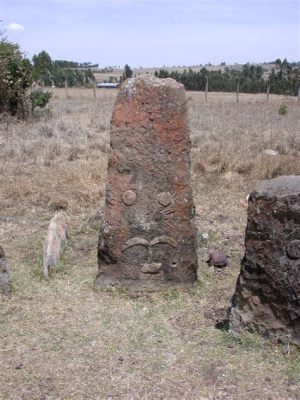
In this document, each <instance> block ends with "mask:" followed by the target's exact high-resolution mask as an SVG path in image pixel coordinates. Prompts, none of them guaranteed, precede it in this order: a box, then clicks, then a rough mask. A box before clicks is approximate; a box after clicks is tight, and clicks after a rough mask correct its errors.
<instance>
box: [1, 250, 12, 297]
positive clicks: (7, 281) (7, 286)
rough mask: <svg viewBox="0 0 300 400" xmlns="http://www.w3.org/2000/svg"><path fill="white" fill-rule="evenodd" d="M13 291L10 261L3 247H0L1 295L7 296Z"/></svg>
mask: <svg viewBox="0 0 300 400" xmlns="http://www.w3.org/2000/svg"><path fill="white" fill-rule="evenodd" d="M10 290H11V278H10V274H9V268H8V261H7V258H6V256H5V253H4V250H3V248H2V246H0V293H2V294H4V295H7V294H8V293H9V292H10Z"/></svg>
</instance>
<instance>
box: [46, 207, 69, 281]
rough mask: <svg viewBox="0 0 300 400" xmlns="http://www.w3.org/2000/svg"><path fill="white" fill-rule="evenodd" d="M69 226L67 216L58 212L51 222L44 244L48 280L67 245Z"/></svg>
mask: <svg viewBox="0 0 300 400" xmlns="http://www.w3.org/2000/svg"><path fill="white" fill-rule="evenodd" d="M67 236H68V233H67V224H66V218H65V215H64V214H63V213H62V212H58V213H57V214H56V215H55V216H54V217H53V218H52V219H51V221H50V224H49V227H48V232H47V237H46V239H45V242H44V252H43V274H44V276H45V277H46V278H47V277H48V275H49V271H50V269H52V268H56V267H57V266H58V263H59V259H60V256H61V255H62V253H63V251H64V249H65V246H66V243H67Z"/></svg>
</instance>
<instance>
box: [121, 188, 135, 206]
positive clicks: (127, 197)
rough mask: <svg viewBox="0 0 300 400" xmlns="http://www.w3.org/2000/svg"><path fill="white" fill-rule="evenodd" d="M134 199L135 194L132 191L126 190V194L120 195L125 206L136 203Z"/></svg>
mask: <svg viewBox="0 0 300 400" xmlns="http://www.w3.org/2000/svg"><path fill="white" fill-rule="evenodd" d="M136 197H137V196H136V193H134V192H133V191H132V190H126V192H124V193H123V194H122V200H123V203H124V204H126V206H132V205H133V204H134V203H135V201H136Z"/></svg>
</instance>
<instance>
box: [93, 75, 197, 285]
mask: <svg viewBox="0 0 300 400" xmlns="http://www.w3.org/2000/svg"><path fill="white" fill-rule="evenodd" d="M107 179H108V181H107V185H106V200H105V211H104V223H103V225H102V228H101V231H100V236H99V244H98V264H99V272H98V275H97V279H96V284H97V285H99V286H104V285H114V284H121V285H124V286H127V287H133V288H137V289H142V288H159V287H168V286H170V285H180V284H191V283H193V282H194V281H195V280H196V270H197V255H196V243H195V230H194V225H193V215H194V204H193V198H192V188H191V163H190V139H189V135H188V127H187V120H186V100H185V91H184V87H183V85H181V84H179V83H177V82H175V81H174V80H172V79H158V78H155V77H153V76H142V77H138V78H135V79H128V80H127V81H125V82H124V84H123V85H122V87H121V89H120V92H119V95H118V98H117V101H116V104H115V107H114V111H113V115H112V121H111V151H110V155H109V160H108V178H107Z"/></svg>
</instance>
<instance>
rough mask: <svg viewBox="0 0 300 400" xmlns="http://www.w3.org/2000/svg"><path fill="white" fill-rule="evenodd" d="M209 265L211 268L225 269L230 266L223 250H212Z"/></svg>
mask: <svg viewBox="0 0 300 400" xmlns="http://www.w3.org/2000/svg"><path fill="white" fill-rule="evenodd" d="M207 263H208V265H209V266H214V267H218V268H224V267H226V266H227V265H228V258H227V256H226V254H225V253H224V251H222V250H218V249H215V250H211V251H210V252H209V256H208V260H207Z"/></svg>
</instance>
